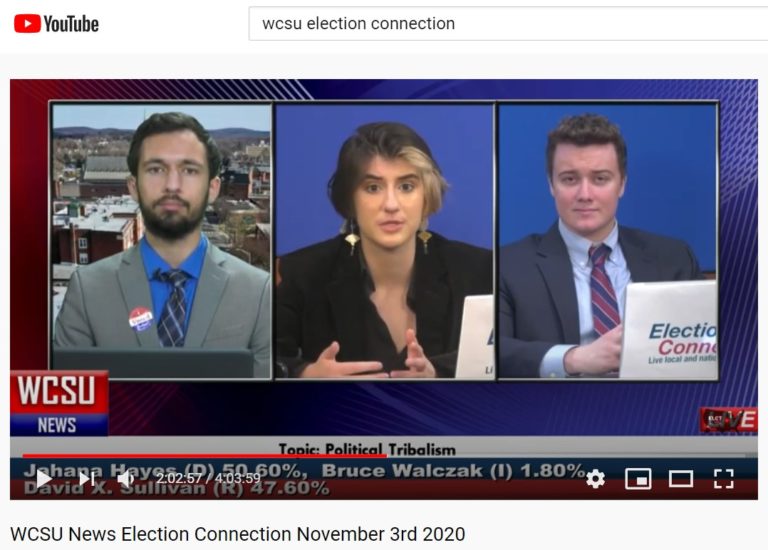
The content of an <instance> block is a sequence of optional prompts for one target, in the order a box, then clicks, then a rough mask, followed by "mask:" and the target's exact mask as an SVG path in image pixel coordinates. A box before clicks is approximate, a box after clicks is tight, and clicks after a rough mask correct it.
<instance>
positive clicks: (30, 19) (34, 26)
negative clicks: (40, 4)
mask: <svg viewBox="0 0 768 550" xmlns="http://www.w3.org/2000/svg"><path fill="white" fill-rule="evenodd" d="M42 27H43V22H42V19H41V18H40V16H39V15H37V14H36V13H19V14H18V15H16V17H14V18H13V29H14V30H15V31H16V32H22V33H32V32H40V29H41V28H42Z"/></svg>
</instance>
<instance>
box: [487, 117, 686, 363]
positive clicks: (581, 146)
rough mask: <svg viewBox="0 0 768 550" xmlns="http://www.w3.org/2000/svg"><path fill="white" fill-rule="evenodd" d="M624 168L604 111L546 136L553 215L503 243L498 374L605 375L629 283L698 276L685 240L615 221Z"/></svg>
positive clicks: (615, 356) (617, 342) (615, 357)
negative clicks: (548, 222)
mask: <svg viewBox="0 0 768 550" xmlns="http://www.w3.org/2000/svg"><path fill="white" fill-rule="evenodd" d="M626 166H627V147H626V144H625V142H624V139H623V137H622V135H621V133H620V132H619V129H618V127H617V126H616V125H614V124H613V123H611V122H610V121H609V120H608V119H606V118H605V117H602V116H599V115H590V114H585V115H579V116H574V117H569V118H566V119H564V120H563V121H561V122H560V124H559V126H558V127H557V128H556V129H555V130H553V131H552V132H551V133H550V134H549V139H548V143H547V169H548V177H549V186H550V187H549V189H550V192H551V194H552V196H553V197H554V199H555V207H556V209H557V213H558V216H559V220H558V221H557V222H556V223H555V224H554V225H553V226H552V227H551V228H550V229H549V231H548V232H547V233H545V234H543V235H530V236H528V237H526V238H524V239H522V240H520V241H518V242H515V243H512V244H510V245H507V246H504V247H503V248H502V250H501V255H500V260H499V270H500V280H499V324H498V331H499V343H498V345H499V376H500V377H502V378H512V377H516V378H538V377H544V378H557V377H564V376H603V375H611V374H613V373H615V372H616V371H617V370H618V367H619V361H620V355H621V337H622V325H621V319H622V318H623V313H624V312H623V303H624V295H625V292H626V287H627V284H628V283H630V282H652V281H676V280H690V279H698V278H700V277H701V274H700V271H699V266H698V262H697V261H696V258H695V257H694V255H693V253H692V252H691V250H690V248H689V247H688V246H687V245H686V244H685V243H683V242H682V241H678V240H675V239H670V238H666V237H662V236H659V235H653V234H651V233H647V232H644V231H639V230H636V229H631V228H628V227H623V226H619V225H618V223H617V221H616V210H617V208H618V203H619V199H620V198H621V197H622V195H623V194H624V189H625V185H626V180H627V174H626Z"/></svg>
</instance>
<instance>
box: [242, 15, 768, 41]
mask: <svg viewBox="0 0 768 550" xmlns="http://www.w3.org/2000/svg"><path fill="white" fill-rule="evenodd" d="M248 9H249V21H248V24H249V31H248V37H249V39H250V40H254V41H296V40H310V41H382V40H384V41H400V40H411V41H413V40H415V41H439V40H449V41H489V40H490V41H537V42H539V41H577V42H586V41H589V42H592V41H646V40H653V41H764V40H768V18H766V15H767V14H768V7H669V8H667V7H658V6H656V7H618V6H613V7H597V6H596V7H514V6H509V7H471V6H465V7H386V6H380V7H376V6H367V7H352V8H350V7H317V8H315V7H308V6H304V7H290V6H289V7H284V6H251V7H249V8H248Z"/></svg>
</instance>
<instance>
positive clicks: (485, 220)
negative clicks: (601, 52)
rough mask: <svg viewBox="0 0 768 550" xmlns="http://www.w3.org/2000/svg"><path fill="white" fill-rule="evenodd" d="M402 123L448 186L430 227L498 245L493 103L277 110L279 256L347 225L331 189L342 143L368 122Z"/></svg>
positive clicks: (456, 237)
mask: <svg viewBox="0 0 768 550" xmlns="http://www.w3.org/2000/svg"><path fill="white" fill-rule="evenodd" d="M384 121H391V122H401V123H404V124H407V125H408V126H410V127H411V128H413V129H414V130H415V131H416V132H417V133H418V134H419V135H421V137H422V138H424V140H425V141H426V142H427V145H429V147H430V149H431V150H432V155H433V157H434V158H435V160H436V161H437V163H438V165H439V166H440V169H441V170H442V172H443V175H444V177H445V179H446V180H447V181H448V184H449V186H450V187H449V189H448V191H447V193H446V194H445V197H444V200H443V208H442V210H440V211H439V212H437V213H436V214H433V215H432V216H431V217H430V221H429V229H431V230H434V231H437V232H438V233H441V234H442V235H444V236H445V237H447V238H449V239H454V240H459V241H464V242H467V243H470V244H473V245H476V246H482V247H485V248H491V247H492V245H493V147H494V135H493V105H491V104H485V105H481V104H474V105H472V104H464V105H459V104H411V105H397V104H377V105H372V104H347V105H338V104H298V105H277V106H276V111H275V137H274V139H275V251H276V255H277V256H280V255H282V254H285V253H287V252H291V251H293V250H296V249H298V248H301V247H304V246H308V245H310V244H313V243H317V242H320V241H323V240H326V239H329V238H331V237H333V236H335V235H337V234H338V232H339V228H340V227H341V224H342V222H343V220H342V219H341V217H340V216H339V215H338V214H337V213H336V211H335V210H334V209H333V206H332V205H331V201H330V200H329V199H328V194H327V184H328V180H329V179H330V177H331V175H332V174H333V172H334V171H335V169H336V160H337V158H338V155H339V149H340V148H341V145H342V143H343V142H344V141H345V140H346V139H347V138H348V137H350V136H351V135H352V134H353V133H354V131H355V129H356V128H357V127H358V126H361V125H363V124H367V123H369V122H384Z"/></svg>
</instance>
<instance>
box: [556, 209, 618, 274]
mask: <svg viewBox="0 0 768 550" xmlns="http://www.w3.org/2000/svg"><path fill="white" fill-rule="evenodd" d="M557 228H558V230H559V231H560V236H561V237H562V238H563V242H565V248H567V249H568V256H570V258H571V262H572V263H573V264H574V265H578V266H579V267H582V268H584V267H587V266H588V265H589V249H590V247H592V246H593V245H599V244H606V245H608V246H609V247H610V248H611V254H610V256H608V258H607V259H606V261H609V262H610V261H611V260H612V259H613V258H614V253H615V252H616V249H617V246H618V244H619V222H618V221H616V220H614V224H613V229H611V232H610V233H609V234H608V236H607V237H606V238H605V240H603V241H602V242H597V243H593V242H592V241H590V240H589V239H585V238H584V237H582V236H581V235H579V234H578V233H575V232H574V231H572V230H571V229H570V228H568V226H567V225H565V223H564V222H563V220H562V219H559V220H558V222H557Z"/></svg>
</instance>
